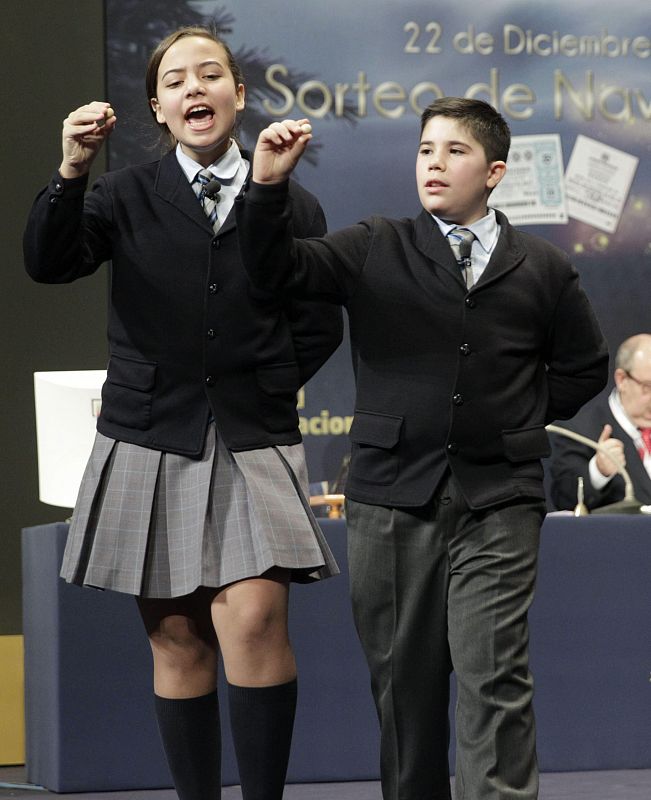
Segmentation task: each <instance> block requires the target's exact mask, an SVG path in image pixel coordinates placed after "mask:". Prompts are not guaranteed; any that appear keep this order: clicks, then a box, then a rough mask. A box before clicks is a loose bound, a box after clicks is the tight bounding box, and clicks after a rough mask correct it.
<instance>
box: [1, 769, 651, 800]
mask: <svg viewBox="0 0 651 800" xmlns="http://www.w3.org/2000/svg"><path fill="white" fill-rule="evenodd" d="M47 795H49V796H50V797H52V798H55V797H56V798H62V800H63V798H70V799H71V800H73V798H74V800H176V793H175V792H174V791H172V790H171V789H157V790H152V791H137V792H136V791H134V792H93V793H75V794H56V793H55V792H48V791H46V790H45V789H40V788H38V787H36V786H30V785H29V784H26V783H25V769H24V767H0V800H8V798H18V800H21V798H28V797H33V798H37V797H39V798H41V800H44V798H45V797H46V796H47ZM381 797H382V795H381V792H380V784H379V783H378V782H377V781H355V782H352V783H303V784H290V785H288V786H287V788H286V789H285V797H284V800H381ZM650 797H651V770H649V769H646V770H643V769H640V770H619V771H613V772H605V771H604V772H563V773H560V772H557V773H544V774H543V775H541V778H540V800H649V798H650ZM241 798H242V794H241V793H240V790H239V787H237V786H229V787H226V788H225V789H224V790H223V791H222V800H241Z"/></svg>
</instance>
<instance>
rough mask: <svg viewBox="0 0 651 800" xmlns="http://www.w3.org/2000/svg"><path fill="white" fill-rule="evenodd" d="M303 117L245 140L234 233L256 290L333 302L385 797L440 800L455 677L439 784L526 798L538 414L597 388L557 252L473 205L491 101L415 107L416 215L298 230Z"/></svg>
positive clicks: (500, 132) (568, 271)
mask: <svg viewBox="0 0 651 800" xmlns="http://www.w3.org/2000/svg"><path fill="white" fill-rule="evenodd" d="M309 131H310V128H309V125H308V123H307V120H299V121H298V122H295V121H291V120H287V121H285V122H283V123H274V124H272V125H271V126H270V127H269V128H267V129H266V130H264V131H263V132H262V133H261V134H260V138H259V140H258V146H257V149H256V154H255V159H254V166H253V183H252V184H251V186H250V188H249V190H248V192H247V193H246V195H245V197H244V198H242V199H240V200H239V201H238V203H237V205H238V231H239V235H240V237H241V239H240V247H241V250H242V256H243V260H244V263H245V265H246V267H247V270H248V271H249V273H250V276H251V278H252V280H253V282H254V283H255V284H257V285H258V286H260V287H262V288H265V289H267V290H275V291H280V290H282V291H291V292H294V293H297V294H300V295H303V296H308V297H313V298H320V299H324V300H329V301H331V302H333V303H340V304H343V305H345V306H346V308H347V310H348V314H349V318H350V335H351V343H352V349H353V354H354V359H355V368H356V387H357V397H356V407H355V418H354V422H353V425H352V428H351V431H350V438H351V440H352V453H351V456H352V457H351V462H350V473H349V478H348V483H347V486H346V497H347V506H346V514H347V525H348V535H349V565H350V579H351V594H352V602H353V612H354V615H355V623H356V626H357V629H358V633H359V636H360V640H361V642H362V646H363V648H364V652H365V655H366V658H367V661H368V665H369V668H370V672H371V678H372V688H373V695H374V699H375V703H376V707H377V711H378V715H379V719H380V726H381V778H382V791H383V796H384V798H385V800H398V798H399V800H423V798H428V800H434V799H436V800H442V799H443V798H445V799H447V798H449V797H450V782H449V773H448V763H447V749H448V702H449V697H448V692H449V688H448V687H449V673H450V670H451V669H454V670H455V673H456V678H457V685H458V704H457V715H456V726H457V763H456V795H457V797H458V798H465V800H488V798H491V800H497V798H500V800H505V799H506V798H516V797H517V798H518V799H519V800H532V799H533V798H535V797H537V791H538V776H537V768H536V756H535V731H534V720H533V712H532V707H531V700H532V694H533V684H532V678H531V675H530V673H529V668H528V632H527V610H528V608H529V605H530V604H531V601H532V599H533V593H534V583H535V577H536V559H537V552H538V541H539V533H540V526H541V523H542V521H543V517H544V514H545V503H544V491H543V484H542V466H541V463H540V459H541V458H542V457H544V456H547V455H548V454H549V443H548V439H547V434H546V432H545V429H544V426H545V424H546V423H548V422H551V421H552V420H554V419H557V418H567V417H570V416H572V415H573V414H574V413H576V411H577V410H578V409H579V408H580V407H581V406H582V405H583V403H585V402H586V401H587V400H589V399H590V398H591V397H592V396H593V395H595V394H596V393H597V392H599V391H600V389H601V388H602V387H603V386H604V384H605V382H606V379H607V365H608V353H607V349H606V345H605V342H604V340H603V337H602V334H601V332H600V330H599V326H598V323H597V321H596V319H595V317H594V314H593V312H592V310H591V308H590V305H589V303H588V300H587V298H586V296H585V294H584V293H583V291H582V289H581V288H580V287H579V282H578V276H577V273H576V271H575V270H574V269H573V267H572V266H571V265H570V263H569V261H568V259H567V257H566V256H565V254H563V253H562V252H561V251H559V250H557V249H556V248H555V247H552V246H551V245H550V244H548V243H546V242H545V241H543V240H542V239H540V238H538V237H534V236H530V235H527V234H523V233H520V232H518V231H516V230H515V229H513V228H512V227H511V226H510V225H509V223H508V220H507V219H506V217H505V216H504V215H503V214H501V213H499V212H495V211H493V210H490V209H489V208H488V206H487V201H488V197H489V195H490V193H491V191H492V189H493V188H494V187H495V186H496V185H497V184H498V183H499V181H500V180H501V178H502V176H503V175H504V172H505V169H506V164H505V161H506V158H507V155H508V149H509V144H510V132H509V129H508V125H507V124H506V122H505V121H504V119H503V118H502V117H501V116H500V115H499V114H498V113H497V112H496V111H495V110H494V109H493V108H492V107H491V106H490V105H488V104H487V103H484V102H482V101H479V100H470V99H463V98H442V99H440V100H437V101H435V102H434V103H432V104H431V105H430V106H429V107H428V108H427V109H426V110H425V111H424V112H423V115H422V118H421V141H420V146H419V150H418V155H417V161H416V178H417V183H418V193H419V197H420V200H421V204H422V206H423V211H422V212H421V213H420V215H419V216H418V217H417V218H416V219H403V220H399V221H397V220H389V219H384V218H380V217H373V218H371V219H369V220H366V221H364V222H361V223H359V224H357V225H354V226H352V227H349V228H346V229H344V230H341V231H338V232H336V233H334V234H332V235H329V236H326V237H324V238H322V239H311V240H309V241H299V240H294V239H293V238H292V236H291V207H290V205H289V204H288V202H287V189H286V181H287V178H288V176H289V174H290V173H291V171H292V169H293V167H294V166H295V164H296V163H297V162H298V160H299V158H300V155H301V154H302V152H303V150H304V149H305V147H306V145H307V142H308V141H309V139H310V138H311V136H310V133H309ZM464 229H467V230H470V231H471V234H468V233H467V230H464ZM448 234H452V238H453V239H454V240H455V241H453V242H452V244H453V245H456V246H457V247H458V249H459V250H460V252H459V253H458V255H457V257H455V254H454V253H453V248H452V247H451V246H450V242H448V241H446V236H447V235H448ZM464 240H470V241H469V243H466V242H465V241H464ZM468 251H470V252H468ZM280 265H283V266H280ZM285 265H289V266H287V267H286V268H285Z"/></svg>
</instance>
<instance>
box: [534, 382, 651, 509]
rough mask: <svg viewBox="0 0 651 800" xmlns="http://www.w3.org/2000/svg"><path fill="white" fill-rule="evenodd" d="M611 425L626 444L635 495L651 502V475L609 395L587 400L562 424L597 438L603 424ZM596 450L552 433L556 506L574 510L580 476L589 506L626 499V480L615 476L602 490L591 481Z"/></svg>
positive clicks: (552, 462)
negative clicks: (610, 402) (610, 404)
mask: <svg viewBox="0 0 651 800" xmlns="http://www.w3.org/2000/svg"><path fill="white" fill-rule="evenodd" d="M606 424H608V425H612V428H613V433H612V436H613V438H614V439H619V440H620V441H622V442H623V443H624V456H625V458H626V471H627V472H628V474H629V476H630V478H631V481H632V483H633V488H634V490H635V496H636V498H637V499H638V500H639V501H640V502H641V503H651V478H649V474H648V473H647V471H646V469H645V468H644V465H643V463H642V459H641V458H640V456H639V454H638V452H637V450H636V449H635V444H634V442H633V440H632V439H631V437H630V436H629V435H628V434H627V433H626V432H625V431H624V429H623V428H622V427H621V425H620V424H619V423H618V422H617V420H616V419H615V417H614V416H613V412H612V411H611V410H610V406H609V405H608V398H607V397H604V398H601V397H600V398H598V399H597V400H595V401H594V402H592V403H588V405H587V406H585V408H583V409H582V410H581V411H580V412H579V413H578V414H577V416H576V417H575V418H574V419H572V420H571V421H570V422H568V423H564V424H563V427H564V428H568V429H569V430H571V431H574V432H575V433H580V434H582V435H583V436H587V437H588V438H589V439H593V440H595V441H596V440H597V439H598V438H599V436H600V435H601V431H602V430H603V427H604V425H606ZM594 454H595V453H594V450H593V449H592V448H590V447H588V446H587V445H583V444H580V443H579V442H575V441H573V440H572V439H567V438H565V437H562V436H559V435H557V434H554V435H553V436H552V459H551V462H550V475H551V496H552V501H553V503H554V505H555V506H556V508H559V509H572V508H574V506H575V505H576V502H577V478H579V477H582V478H583V489H584V502H585V504H586V506H587V507H588V508H589V509H593V508H599V507H601V506H605V505H609V504H610V503H616V502H618V501H619V500H622V499H623V498H624V479H623V478H622V477H621V476H620V475H615V476H614V477H613V478H612V480H610V481H609V482H608V483H607V484H606V486H604V488H603V489H594V488H593V486H592V484H591V483H590V477H589V471H588V462H589V461H590V459H591V458H592V456H593V455H594Z"/></svg>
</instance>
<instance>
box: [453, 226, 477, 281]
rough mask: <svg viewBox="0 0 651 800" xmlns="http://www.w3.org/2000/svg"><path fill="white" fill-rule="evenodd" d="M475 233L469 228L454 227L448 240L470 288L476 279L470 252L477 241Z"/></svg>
mask: <svg viewBox="0 0 651 800" xmlns="http://www.w3.org/2000/svg"><path fill="white" fill-rule="evenodd" d="M475 238H476V237H475V234H474V233H473V232H472V231H471V230H468V228H453V229H452V230H451V231H450V232H449V233H448V242H449V243H450V247H451V248H452V252H453V253H454V257H455V258H456V260H457V264H458V265H459V268H460V269H461V273H462V275H463V278H464V280H465V283H466V287H467V288H468V289H470V287H471V286H472V284H473V282H474V279H473V276H472V260H471V257H470V253H471V251H472V243H473V242H474V241H475Z"/></svg>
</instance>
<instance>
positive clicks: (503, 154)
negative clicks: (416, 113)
mask: <svg viewBox="0 0 651 800" xmlns="http://www.w3.org/2000/svg"><path fill="white" fill-rule="evenodd" d="M433 117H449V118H451V119H456V120H457V121H458V122H459V123H460V124H461V125H463V126H464V127H465V128H466V129H467V130H468V131H469V132H470V133H471V134H472V135H473V137H474V138H475V139H476V140H477V141H478V142H479V144H480V145H481V146H482V147H483V148H484V153H486V160H487V161H488V162H491V161H506V159H507V156H508V154H509V148H510V146H511V131H510V130H509V126H508V124H507V122H506V120H505V119H504V117H503V116H502V115H501V114H500V113H499V112H498V111H496V110H495V109H494V108H493V106H491V105H490V104H489V103H485V102H484V101H483V100H474V99H471V98H467V97H440V98H439V99H438V100H435V101H434V102H433V103H430V104H429V105H428V106H427V108H426V109H425V110H424V111H423V113H422V115H421V118H420V133H421V136H422V135H423V129H424V128H425V125H427V123H428V122H429V121H430V119H432V118H433Z"/></svg>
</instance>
